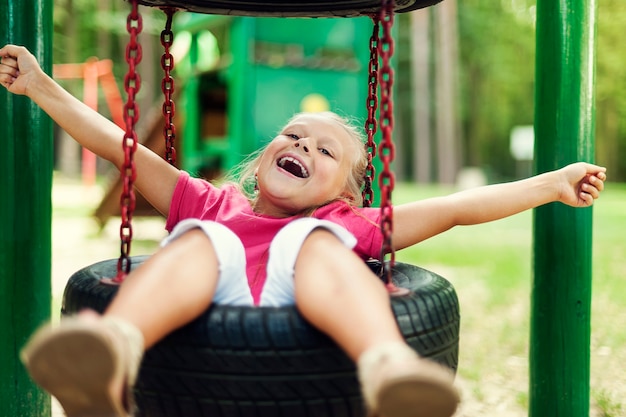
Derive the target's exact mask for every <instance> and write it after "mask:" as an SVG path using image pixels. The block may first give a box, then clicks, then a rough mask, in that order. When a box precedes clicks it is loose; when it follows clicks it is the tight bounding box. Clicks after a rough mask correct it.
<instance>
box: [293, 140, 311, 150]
mask: <svg viewBox="0 0 626 417" xmlns="http://www.w3.org/2000/svg"><path fill="white" fill-rule="evenodd" d="M300 145H302V149H303V150H304V152H309V147H308V146H307V145H306V143H305V142H303V139H298V141H297V142H296V143H295V144H294V146H295V147H296V148H299V147H300Z"/></svg>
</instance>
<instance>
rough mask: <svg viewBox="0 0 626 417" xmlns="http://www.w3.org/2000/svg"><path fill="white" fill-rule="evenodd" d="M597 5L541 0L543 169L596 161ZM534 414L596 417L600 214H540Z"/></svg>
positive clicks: (538, 118) (551, 208)
mask: <svg viewBox="0 0 626 417" xmlns="http://www.w3.org/2000/svg"><path fill="white" fill-rule="evenodd" d="M596 13H597V6H596V1H595V0H538V1H537V62H536V92H535V136H536V146H535V149H536V151H535V164H536V165H535V170H536V172H538V173H539V172H544V171H548V170H552V169H556V168H559V167H562V166H563V165H566V164H568V163H570V162H573V161H580V160H584V161H593V158H594V146H593V144H594V124H595V105H594V89H595V32H596ZM533 227H534V281H533V287H532V312H531V334H530V404H529V415H530V416H533V417H535V416H536V417H545V416H551V417H558V416H563V417H579V416H581V417H582V416H588V415H589V372H590V365H589V362H590V333H591V323H590V316H591V232H592V211H591V208H587V209H574V208H571V207H566V206H564V205H562V204H560V203H554V204H549V205H547V206H543V207H540V208H538V209H537V210H536V211H535V214H534V225H533Z"/></svg>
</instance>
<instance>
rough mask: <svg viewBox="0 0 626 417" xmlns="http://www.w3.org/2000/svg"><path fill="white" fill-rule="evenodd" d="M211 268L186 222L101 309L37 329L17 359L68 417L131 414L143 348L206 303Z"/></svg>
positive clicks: (211, 256) (199, 237)
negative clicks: (179, 233) (185, 227)
mask: <svg viewBox="0 0 626 417" xmlns="http://www.w3.org/2000/svg"><path fill="white" fill-rule="evenodd" d="M217 275H218V268H217V259H216V255H215V253H214V251H213V246H212V244H211V242H210V240H209V239H208V238H207V237H206V235H205V234H204V233H203V232H201V231H200V230H191V231H189V232H187V233H185V234H183V235H182V236H180V237H179V238H178V239H176V240H175V241H173V242H171V243H170V244H169V245H168V246H167V247H165V248H163V249H161V250H160V251H159V252H158V253H157V254H155V255H154V256H152V257H151V258H150V259H149V260H148V261H146V262H145V263H144V264H142V265H141V266H140V267H139V268H137V269H136V270H135V271H133V272H132V273H131V274H129V276H128V278H127V280H126V281H125V282H124V284H123V285H122V286H121V287H120V289H119V293H118V294H117V296H116V297H115V298H114V300H113V302H112V303H111V305H110V306H109V308H108V309H107V310H106V312H105V314H104V315H103V316H102V317H100V316H99V315H97V314H96V313H94V312H84V313H82V314H80V315H79V317H78V318H70V319H66V320H63V321H62V322H61V325H60V326H58V327H57V328H54V327H52V326H46V327H44V328H42V329H40V330H39V331H37V332H36V333H35V334H34V335H33V337H32V338H31V340H30V341H29V343H28V344H27V346H26V347H25V348H24V349H23V350H22V360H23V362H24V364H25V365H26V367H27V368H28V370H29V372H30V374H31V376H32V377H33V379H34V380H35V381H36V382H37V383H38V384H39V385H41V386H42V387H43V388H44V389H46V390H47V391H48V392H50V393H51V394H52V395H54V396H55V397H56V398H57V399H58V400H59V402H60V403H61V405H62V406H63V409H64V410H65V412H66V415H67V416H68V417H86V416H110V417H130V416H131V415H132V409H133V401H132V390H131V387H132V385H133V383H134V381H135V378H136V375H137V371H138V368H139V364H140V361H141V357H142V355H143V351H144V349H145V348H148V347H150V346H152V345H153V344H154V343H156V342H157V341H159V340H160V339H161V338H163V337H164V336H165V335H167V334H168V333H170V332H171V331H173V330H175V329H176V328H178V327H181V326H182V325H184V324H186V323H188V322H189V321H191V320H193V319H194V318H196V317H197V316H198V315H200V314H201V313H202V312H203V311H204V310H205V309H206V308H207V307H208V306H209V305H210V303H211V300H212V299H213V295H214V293H215V289H216V286H217Z"/></svg>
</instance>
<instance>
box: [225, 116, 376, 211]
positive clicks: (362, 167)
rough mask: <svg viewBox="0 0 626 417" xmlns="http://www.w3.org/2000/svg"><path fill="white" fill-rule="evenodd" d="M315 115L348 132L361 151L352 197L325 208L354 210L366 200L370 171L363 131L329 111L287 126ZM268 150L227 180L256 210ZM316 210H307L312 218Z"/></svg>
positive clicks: (350, 178)
mask: <svg viewBox="0 0 626 417" xmlns="http://www.w3.org/2000/svg"><path fill="white" fill-rule="evenodd" d="M312 114H313V115H315V116H319V117H322V118H324V119H328V120H330V121H333V122H335V123H337V124H339V125H340V126H341V127H342V128H343V129H344V130H345V131H346V133H348V136H349V137H350V138H351V139H352V140H353V141H354V143H355V145H356V146H355V148H356V149H357V150H358V152H356V154H355V156H354V157H353V161H352V169H351V170H350V173H351V175H349V176H348V178H346V192H347V194H348V195H349V197H346V196H337V197H335V198H334V199H331V200H329V201H327V202H326V203H325V204H323V205H326V204H328V203H330V202H331V201H335V200H344V201H346V202H347V203H348V204H350V205H351V206H356V207H360V206H362V205H363V197H362V194H361V188H362V187H363V183H364V182H365V173H366V169H367V150H366V149H365V139H364V136H363V133H362V128H359V127H358V126H357V125H356V124H354V123H352V122H351V121H350V120H348V119H347V118H344V117H341V116H339V115H338V114H336V113H333V112H330V111H325V112H319V113H297V114H295V115H294V116H293V117H291V119H289V121H288V122H287V123H286V124H285V126H288V125H289V124H291V123H293V122H295V121H296V120H298V119H299V118H300V117H303V116H305V115H312ZM266 147H267V145H266V146H264V147H263V148H261V149H259V150H257V151H255V152H254V153H252V154H250V155H248V157H247V158H246V159H244V160H243V161H242V162H241V163H240V164H239V165H237V166H236V167H235V168H234V169H233V170H232V171H231V172H230V175H229V178H228V179H229V181H230V182H232V183H234V184H235V185H236V186H237V187H238V188H239V189H240V190H241V192H242V193H243V194H244V195H245V196H246V197H247V198H248V200H250V203H251V204H252V205H253V206H254V203H255V202H256V199H257V196H256V192H255V186H256V179H255V171H256V169H257V168H258V166H259V163H260V159H261V156H262V155H263V152H265V148H266ZM317 208H318V207H311V208H310V209H309V210H307V214H309V215H310V214H311V213H312V212H313V211H315V209H317Z"/></svg>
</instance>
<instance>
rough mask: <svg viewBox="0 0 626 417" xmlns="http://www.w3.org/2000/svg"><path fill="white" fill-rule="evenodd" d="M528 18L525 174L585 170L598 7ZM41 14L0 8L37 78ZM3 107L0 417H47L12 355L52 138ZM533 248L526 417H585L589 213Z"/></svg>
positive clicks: (37, 291)
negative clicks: (531, 66)
mask: <svg viewBox="0 0 626 417" xmlns="http://www.w3.org/2000/svg"><path fill="white" fill-rule="evenodd" d="M221 3H222V4H224V3H223V2H221ZM335 3H345V2H335ZM230 4H237V3H236V2H231V3H230ZM239 4H241V3H239ZM265 4H267V3H265ZM281 4H283V5H284V3H281ZM287 6H288V5H287ZM537 6H538V7H537V45H538V48H537V50H538V52H539V53H538V58H537V63H536V68H537V72H536V74H537V90H536V91H537V93H536V102H537V108H536V113H537V122H536V126H535V129H536V138H537V139H536V140H537V145H538V146H536V149H537V157H536V159H537V162H536V167H535V170H536V171H538V172H542V171H546V170H549V169H553V168H558V167H559V166H561V165H562V164H563V163H564V162H568V161H573V160H578V159H588V160H590V159H593V125H594V117H595V116H594V105H593V102H594V82H593V79H594V54H595V27H596V10H597V2H596V1H593V0H592V1H583V0H573V1H569V2H554V1H552V0H538V2H537ZM270 9H271V8H270ZM25 10H26V11H28V12H27V13H24V12H23V11H25ZM33 10H34V11H35V13H32V11H33ZM51 11H52V4H51V1H50V0H16V1H12V2H4V3H1V4H0V15H2V17H4V19H3V21H5V22H6V23H7V24H6V25H3V26H0V39H2V41H3V42H9V41H10V42H13V43H19V44H24V45H27V46H28V47H29V48H30V49H31V50H32V51H33V52H34V53H35V55H36V56H38V57H39V58H40V61H41V62H42V64H43V68H44V69H45V70H48V71H49V70H50V68H51V62H50V60H49V57H50V54H51V43H50V42H51V41H50V40H51V23H52V15H51ZM248 12H249V11H248ZM249 13H250V12H249ZM2 94H5V93H2ZM2 99H3V100H4V102H5V103H6V107H5V109H6V111H5V112H2V113H0V130H1V132H2V136H3V137H5V138H7V141H6V143H7V145H8V149H7V150H6V152H4V153H3V154H2V157H1V158H3V159H2V163H0V166H2V167H3V170H6V175H5V174H3V175H2V176H0V177H1V178H2V180H3V183H2V184H3V186H2V189H3V191H4V194H5V196H6V197H7V200H6V201H9V202H15V203H14V204H13V205H11V204H10V203H9V204H3V205H0V210H1V211H0V213H1V214H2V218H3V219H4V220H5V224H7V225H14V227H13V228H7V234H4V233H3V234H2V237H3V240H2V248H1V249H2V250H0V256H2V264H3V269H2V273H1V279H0V282H2V283H3V285H5V286H7V287H3V291H1V292H0V297H1V301H2V302H0V306H2V307H1V310H0V326H1V327H2V329H3V331H4V335H5V337H3V338H1V339H0V353H1V355H0V361H1V362H0V388H1V389H0V396H1V397H2V398H0V400H1V401H0V407H1V408H0V415H20V416H32V417H35V416H36V417H40V416H42V415H46V414H49V410H50V403H49V398H48V397H47V396H46V395H45V394H43V393H42V392H41V391H39V390H37V389H35V387H34V386H33V384H32V383H30V381H29V378H28V377H27V376H26V374H25V373H24V371H23V369H22V368H21V366H20V365H19V361H18V358H17V354H16V351H17V350H18V349H19V347H20V346H21V344H22V343H23V342H24V341H25V340H26V338H27V336H28V335H29V334H31V332H32V331H33V329H34V328H35V327H36V326H38V324H39V323H41V322H42V321H44V320H45V319H46V318H47V317H48V316H49V310H50V300H49V293H50V282H49V279H50V269H49V261H50V205H49V202H48V203H46V201H49V196H50V188H51V175H50V174H51V170H52V167H51V158H50V155H52V152H51V149H50V144H51V142H52V141H51V132H52V130H51V123H50V122H49V120H47V118H46V117H44V116H43V114H42V112H41V111H39V110H38V109H36V108H34V107H33V106H32V105H29V104H28V103H27V102H26V101H25V100H23V99H22V98H19V97H10V98H9V96H8V95H6V94H5V95H4V96H2ZM3 172H5V171H3ZM24 190H28V191H24ZM5 239H6V240H5ZM534 245H535V279H534V288H533V313H532V314H533V317H532V331H531V356H530V364H531V383H530V411H529V412H530V415H531V416H533V417H534V416H536V417H543V416H546V415H554V416H575V417H582V416H587V415H588V413H589V356H590V352H589V333H590V321H589V317H590V291H589V289H590V285H591V275H590V266H591V251H590V250H589V247H590V245H591V209H584V210H581V211H577V212H576V214H574V213H573V212H572V211H571V209H569V208H567V207H562V206H558V205H550V206H548V207H545V208H542V209H540V210H538V211H537V212H536V215H535V242H534ZM574 258H575V262H574V261H573V259H574ZM18 283H19V284H20V285H18ZM16 398H17V401H16Z"/></svg>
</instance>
